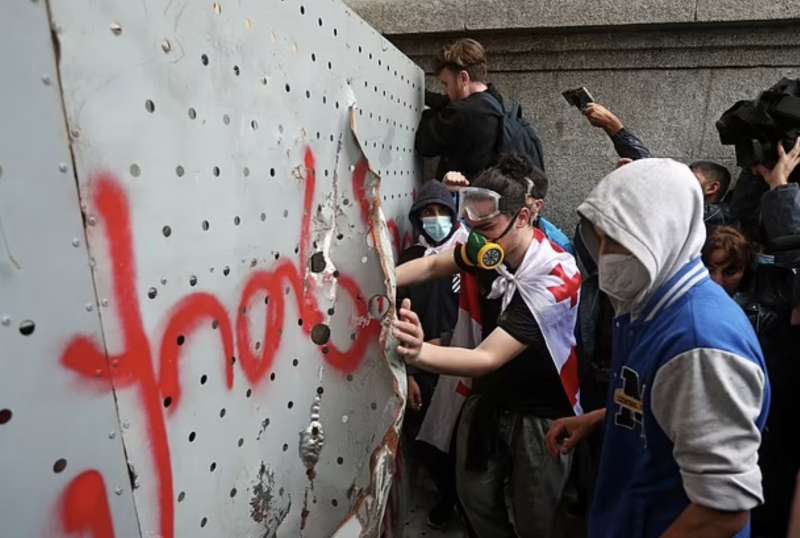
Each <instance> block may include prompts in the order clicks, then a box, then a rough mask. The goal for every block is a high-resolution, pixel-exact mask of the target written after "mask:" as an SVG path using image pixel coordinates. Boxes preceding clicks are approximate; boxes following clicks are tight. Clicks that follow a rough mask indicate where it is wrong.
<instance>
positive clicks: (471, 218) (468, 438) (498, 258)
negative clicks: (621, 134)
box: [394, 167, 580, 538]
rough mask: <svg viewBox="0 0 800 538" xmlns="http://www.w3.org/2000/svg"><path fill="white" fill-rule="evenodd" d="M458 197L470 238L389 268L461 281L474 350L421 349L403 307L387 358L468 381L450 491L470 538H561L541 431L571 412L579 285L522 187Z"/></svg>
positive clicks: (559, 486) (555, 475) (564, 472)
mask: <svg viewBox="0 0 800 538" xmlns="http://www.w3.org/2000/svg"><path fill="white" fill-rule="evenodd" d="M459 197H460V200H459V202H460V205H459V207H460V208H461V209H462V218H463V221H464V222H465V223H466V224H467V225H469V226H470V228H471V229H470V233H469V236H468V237H467V239H466V241H465V242H464V243H461V244H458V245H457V246H456V248H455V249H454V250H453V251H452V252H450V253H440V254H436V255H432V256H428V257H425V258H420V259H417V260H414V261H411V262H409V263H406V264H403V265H401V266H399V267H398V269H397V281H398V285H410V284H412V283H416V282H421V281H427V280H432V279H435V278H441V277H444V276H447V275H452V274H454V273H457V272H459V271H464V272H465V273H467V275H466V276H465V277H464V279H465V281H464V282H462V289H461V294H462V300H464V302H466V303H474V304H477V305H478V311H477V312H472V319H473V320H478V321H479V322H480V323H481V324H482V327H481V331H480V334H479V335H478V336H479V341H477V342H474V345H475V346H476V347H474V348H470V346H466V345H465V347H448V348H443V347H440V346H437V345H434V344H431V343H429V342H426V341H425V340H426V338H427V337H426V335H425V334H424V331H423V330H422V325H421V323H420V321H419V318H418V316H417V315H416V314H415V313H414V312H413V310H412V307H413V304H412V303H411V302H410V301H408V300H405V301H403V303H402V305H401V308H400V312H399V319H398V320H397V321H396V322H395V324H394V335H395V337H396V338H397V340H398V343H399V345H398V348H397V350H398V353H399V354H400V355H401V356H402V357H403V358H404V359H405V360H406V362H407V363H408V364H410V365H412V366H415V367H417V368H420V369H425V370H428V371H432V372H438V373H446V374H451V375H461V376H468V377H472V378H473V385H472V391H473V392H472V395H471V396H470V397H469V398H468V399H467V401H466V403H465V405H464V407H463V410H462V414H461V420H460V423H459V426H458V430H457V434H456V483H457V488H458V494H459V499H460V500H461V503H462V504H463V506H464V508H465V512H466V514H467V517H468V519H469V522H470V524H471V526H472V527H473V529H474V531H475V532H476V533H477V535H478V536H480V537H486V538H495V537H513V536H523V537H548V536H557V535H561V533H562V531H559V530H557V529H558V528H559V525H560V524H561V518H562V516H563V510H564V508H565V503H564V502H563V500H564V497H565V495H566V494H567V493H565V492H568V491H570V489H571V488H570V487H568V485H569V484H568V479H569V475H570V472H569V471H570V466H571V459H570V458H569V457H566V458H563V459H561V460H558V461H557V460H552V459H549V458H544V459H543V458H541V454H542V453H543V451H544V450H545V446H544V437H545V433H546V432H547V429H548V427H549V424H550V423H551V421H552V420H553V419H556V418H559V417H564V416H570V415H573V414H574V413H575V412H576V411H577V412H580V408H579V406H578V405H577V396H578V392H579V387H578V379H577V357H576V356H575V354H574V344H575V338H574V327H575V320H576V313H577V304H578V297H579V289H580V274H579V271H578V269H577V266H576V265H575V261H574V259H573V258H572V256H571V255H570V254H568V253H565V252H563V251H562V250H561V249H560V248H556V247H554V246H553V245H552V244H551V243H550V241H549V240H547V238H546V237H545V235H544V233H542V232H541V231H540V230H538V229H535V228H534V227H533V226H532V225H531V222H532V215H531V211H530V209H529V208H528V207H527V206H526V202H527V197H528V183H527V182H526V181H520V180H517V179H515V178H514V177H511V176H509V175H506V174H505V173H504V172H503V170H502V169H501V168H500V167H493V168H490V169H488V170H486V171H485V172H483V173H482V174H481V175H480V176H479V177H478V178H477V179H476V180H475V181H474V182H473V183H472V185H471V186H470V187H467V188H464V189H462V190H461V191H460V193H459ZM467 278H471V279H473V280H470V282H474V286H473V285H470V286H467V285H466V281H467ZM473 292H474V294H475V295H474V297H473V296H471V295H470V293H473ZM473 299H474V300H473ZM459 322H460V319H459ZM454 338H455V335H454ZM462 345H464V344H462ZM507 486H508V487H509V488H510V489H509V490H508V491H509V500H510V505H509V506H507V505H506V497H505V495H504V492H505V491H506V487H507ZM509 512H510V513H511V514H512V517H509ZM512 522H513V523H512Z"/></svg>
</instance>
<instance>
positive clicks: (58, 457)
mask: <svg viewBox="0 0 800 538" xmlns="http://www.w3.org/2000/svg"><path fill="white" fill-rule="evenodd" d="M0 42H1V43H0V72H1V73H2V84H0V521H2V523H0V536H3V537H4V538H5V537H8V538H17V537H27V536H53V535H58V533H59V532H61V531H66V530H72V531H83V530H86V529H87V528H89V526H91V525H92V518H93V516H92V514H90V513H89V510H94V509H95V507H96V509H97V511H98V512H103V511H104V512H105V514H106V515H108V514H109V513H110V514H113V521H114V527H115V528H116V531H117V534H118V536H135V535H137V534H138V529H137V523H136V514H135V512H134V504H133V496H132V494H131V493H132V492H131V489H130V486H129V481H128V473H127V468H126V465H125V455H124V451H123V446H122V442H121V439H120V435H119V431H120V430H119V423H118V421H117V415H116V409H115V405H114V397H113V395H112V394H111V385H110V383H109V381H108V378H107V376H105V375H104V373H105V372H106V371H107V366H106V365H105V364H103V363H101V364H97V365H96V368H93V369H92V371H91V372H90V374H91V375H90V376H89V377H88V378H86V379H84V380H79V379H78V378H77V376H75V375H74V372H73V367H74V366H75V361H76V360H78V361H80V360H81V359H82V357H80V353H79V351H78V348H79V347H80V343H79V342H77V341H76V340H75V337H76V336H78V335H83V336H85V337H86V338H89V339H91V340H93V341H95V342H98V344H99V345H100V346H101V349H102V335H101V330H100V320H99V318H98V311H97V304H96V301H95V292H94V289H93V286H92V279H91V272H90V269H89V257H88V255H87V251H86V242H85V240H84V232H83V227H82V224H81V214H80V209H79V206H78V192H77V187H76V185H75V180H74V175H73V169H72V162H71V158H70V153H69V146H68V141H67V137H66V130H65V126H64V114H63V111H62V109H61V97H60V93H59V87H58V74H57V72H56V66H55V62H54V55H53V49H52V43H51V41H50V28H49V23H48V18H47V10H46V6H45V4H44V3H43V2H31V1H12V2H4V3H3V6H2V8H0ZM76 351H78V353H77V354H76ZM109 524H110V522H109V517H106V518H105V519H99V520H97V525H98V526H99V527H98V528H103V527H105V529H106V530H107V529H108V526H109ZM98 536H99V535H98Z"/></svg>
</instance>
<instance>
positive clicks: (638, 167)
mask: <svg viewBox="0 0 800 538" xmlns="http://www.w3.org/2000/svg"><path fill="white" fill-rule="evenodd" d="M578 214H579V215H580V216H581V217H583V218H584V219H586V220H587V221H589V222H590V223H591V224H592V225H594V226H595V227H598V228H600V229H601V230H602V231H603V232H604V233H605V234H607V235H608V236H609V237H611V238H612V239H614V240H615V241H617V242H618V243H620V244H621V245H622V246H623V247H625V248H626V249H628V250H629V251H630V252H631V254H633V255H634V256H635V257H636V258H637V259H638V260H639V261H640V262H641V263H642V265H644V267H645V268H646V269H647V272H648V273H649V275H650V284H649V285H648V286H647V288H646V289H645V290H644V291H643V292H642V293H641V294H640V295H639V297H637V298H636V300H635V301H634V303H633V304H632V305H627V306H628V307H629V308H626V310H633V311H634V314H635V312H636V311H637V310H638V309H639V308H640V307H641V306H643V305H644V304H645V303H646V301H647V299H648V298H649V297H650V296H651V295H652V294H653V293H654V292H655V291H657V290H658V289H659V288H660V287H661V286H662V285H663V284H664V283H666V282H667V281H668V280H669V279H670V278H671V277H672V276H674V275H675V274H676V273H677V272H678V271H679V270H680V269H681V268H682V267H683V266H684V265H686V264H687V263H688V262H690V261H692V260H694V259H695V258H698V257H699V256H700V252H701V250H702V248H703V244H704V243H705V240H706V229H705V225H704V223H703V193H702V191H701V189H700V185H699V183H698V181H697V179H696V178H695V176H694V174H693V173H692V171H691V170H689V167H688V166H686V165H684V164H681V163H679V162H677V161H673V160H672V159H641V160H638V161H635V162H633V163H630V164H628V165H625V166H623V167H621V168H618V169H617V170H615V171H613V172H611V173H610V174H609V175H607V176H606V177H605V178H603V180H602V181H600V183H599V184H598V185H597V186H596V187H595V188H594V190H593V191H592V192H591V193H590V194H589V196H588V197H587V198H586V200H584V202H583V203H582V204H581V205H580V206H578ZM583 232H584V234H585V235H590V234H588V233H585V232H586V230H583ZM587 243H588V244H589V245H591V241H587ZM592 250H593V252H592V255H593V256H594V257H595V260H596V259H597V250H596V247H595V248H594V249H592V248H591V246H590V251H592Z"/></svg>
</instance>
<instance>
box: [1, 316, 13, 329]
mask: <svg viewBox="0 0 800 538" xmlns="http://www.w3.org/2000/svg"><path fill="white" fill-rule="evenodd" d="M0 323H2V324H3V327H8V326H9V325H11V318H10V317H8V316H3V318H2V320H0Z"/></svg>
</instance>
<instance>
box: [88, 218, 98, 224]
mask: <svg viewBox="0 0 800 538" xmlns="http://www.w3.org/2000/svg"><path fill="white" fill-rule="evenodd" d="M87 222H88V223H89V226H94V225H95V224H97V219H96V218H94V217H89V219H88V221H87Z"/></svg>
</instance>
